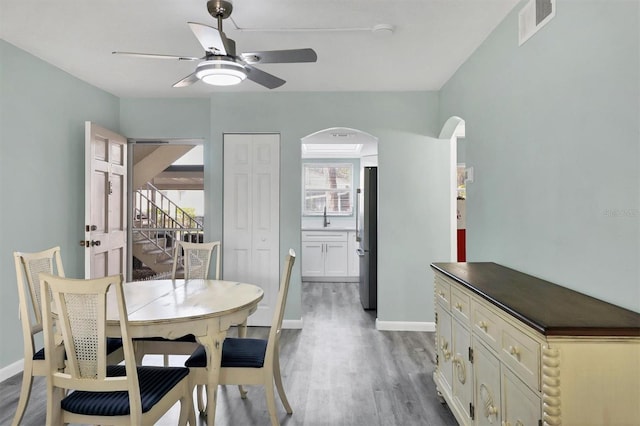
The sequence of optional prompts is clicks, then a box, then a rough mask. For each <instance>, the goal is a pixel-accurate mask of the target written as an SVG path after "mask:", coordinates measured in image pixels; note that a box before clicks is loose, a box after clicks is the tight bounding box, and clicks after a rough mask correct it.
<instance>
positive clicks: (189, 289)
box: [107, 279, 264, 426]
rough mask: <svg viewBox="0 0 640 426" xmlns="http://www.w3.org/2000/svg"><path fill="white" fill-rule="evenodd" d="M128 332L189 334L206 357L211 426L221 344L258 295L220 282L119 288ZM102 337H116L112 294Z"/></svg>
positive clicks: (145, 283)
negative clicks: (105, 332)
mask: <svg viewBox="0 0 640 426" xmlns="http://www.w3.org/2000/svg"><path fill="white" fill-rule="evenodd" d="M124 296H125V302H126V305H127V314H128V318H129V334H130V336H131V337H133V338H138V337H164V338H168V339H176V338H178V337H181V336H185V335H187V334H193V335H194V336H195V337H196V339H197V341H198V342H199V343H200V344H201V345H203V346H204V347H205V349H206V353H207V365H208V366H209V368H208V373H209V383H208V385H207V425H208V426H212V425H213V424H214V422H215V414H216V395H217V389H218V377H219V372H220V360H221V358H222V342H223V341H224V339H225V337H226V335H227V331H228V330H229V327H230V326H232V325H234V324H241V323H243V322H244V321H245V320H246V319H247V317H248V316H249V315H251V314H252V313H253V312H254V311H255V310H256V309H257V307H258V303H259V302H260V300H262V298H263V297H264V292H263V291H262V289H261V288H260V287H259V286H257V285H254V284H246V283H240V282H235V281H225V280H202V279H191V280H149V281H136V282H128V283H125V284H124ZM108 297H109V299H108V302H107V334H108V335H109V336H118V335H119V334H120V329H119V327H120V326H119V321H118V312H117V304H116V302H115V297H114V294H112V293H110V294H109V295H108Z"/></svg>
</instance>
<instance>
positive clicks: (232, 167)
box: [222, 134, 281, 326]
mask: <svg viewBox="0 0 640 426" xmlns="http://www.w3.org/2000/svg"><path fill="white" fill-rule="evenodd" d="M223 150H224V154H223V156H224V171H223V180H224V183H223V188H224V195H223V198H224V200H223V238H222V276H223V278H224V279H225V280H233V281H240V282H247V283H251V284H256V285H259V286H260V287H262V289H263V290H264V298H263V299H262V301H261V302H260V304H259V305H258V310H257V311H256V312H255V313H254V314H253V315H251V316H250V317H249V321H248V323H249V325H259V326H268V325H271V319H272V318H271V317H272V314H273V309H274V307H275V302H276V296H277V294H278V285H279V277H280V263H281V262H280V260H281V259H280V252H279V251H280V135H278V134H225V135H224V139H223Z"/></svg>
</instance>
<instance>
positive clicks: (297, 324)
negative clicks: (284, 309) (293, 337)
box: [282, 318, 302, 330]
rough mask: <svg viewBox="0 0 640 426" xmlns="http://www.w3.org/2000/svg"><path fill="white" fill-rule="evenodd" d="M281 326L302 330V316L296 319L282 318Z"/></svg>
mask: <svg viewBox="0 0 640 426" xmlns="http://www.w3.org/2000/svg"><path fill="white" fill-rule="evenodd" d="M282 328H283V329H285V328H286V329H288V330H302V318H300V319H297V320H288V319H286V320H282Z"/></svg>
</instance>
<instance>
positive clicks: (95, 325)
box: [40, 274, 195, 425]
mask: <svg viewBox="0 0 640 426" xmlns="http://www.w3.org/2000/svg"><path fill="white" fill-rule="evenodd" d="M40 281H41V290H40V291H41V293H43V294H46V293H47V292H50V294H51V298H45V299H44V301H43V302H44V303H43V304H42V312H43V315H42V316H43V328H44V342H45V350H46V351H51V350H52V349H53V348H54V347H55V345H56V343H55V340H56V336H57V335H58V334H60V335H61V336H62V341H63V344H64V349H65V353H66V357H67V361H66V368H65V370H64V371H58V370H57V369H56V368H55V367H56V366H55V364H54V361H53V360H52V359H51V358H49V357H48V361H47V364H48V367H49V368H48V372H47V425H59V424H68V423H81V424H87V423H89V424H110V425H143V424H144V425H151V424H154V423H155V422H156V421H157V420H159V419H160V418H161V417H162V416H163V415H164V414H165V413H166V412H167V411H168V410H169V409H170V408H171V407H173V405H174V404H175V403H176V402H178V401H179V402H180V416H179V419H178V424H179V425H186V424H187V422H189V423H190V424H191V425H195V415H194V411H193V396H192V394H193V387H192V385H191V380H190V378H189V369H188V368H184V367H158V366H156V367H139V366H137V365H136V363H135V356H134V350H133V341H132V339H131V336H130V335H129V320H128V316H127V308H126V302H125V298H124V291H123V288H122V286H123V282H122V275H120V274H118V275H111V276H108V277H103V278H93V279H71V278H64V277H59V276H55V275H52V274H41V275H40ZM108 303H111V304H115V305H112V308H111V309H113V306H117V310H118V322H119V334H120V335H121V337H122V344H123V351H124V364H123V365H122V364H120V365H109V363H108V362H107V348H106V346H107V345H106V338H105V337H106V335H107V304H108ZM54 320H55V324H56V327H55V329H54V327H53V322H54ZM112 320H113V318H112Z"/></svg>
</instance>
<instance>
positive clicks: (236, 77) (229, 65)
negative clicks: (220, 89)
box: [196, 59, 247, 86]
mask: <svg viewBox="0 0 640 426" xmlns="http://www.w3.org/2000/svg"><path fill="white" fill-rule="evenodd" d="M196 77H198V78H199V79H200V80H202V81H203V82H204V83H207V84H211V85H213V86H232V85H234V84H238V83H240V82H241V81H242V80H244V79H245V78H247V74H246V72H245V70H244V67H243V66H242V65H240V64H236V63H235V62H233V61H230V60H227V59H211V60H208V61H204V62H201V63H199V64H198V66H197V67H196Z"/></svg>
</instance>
